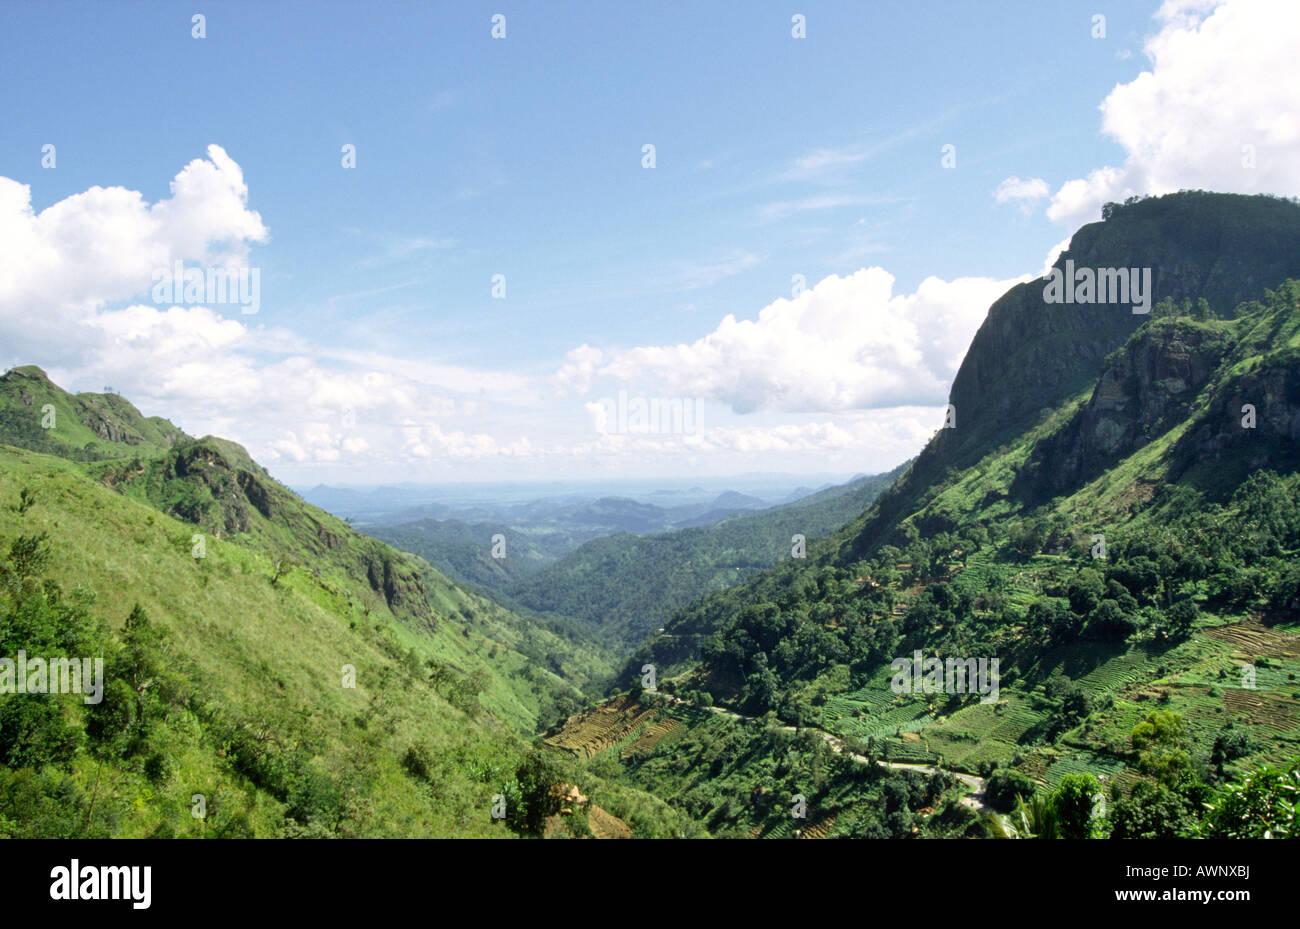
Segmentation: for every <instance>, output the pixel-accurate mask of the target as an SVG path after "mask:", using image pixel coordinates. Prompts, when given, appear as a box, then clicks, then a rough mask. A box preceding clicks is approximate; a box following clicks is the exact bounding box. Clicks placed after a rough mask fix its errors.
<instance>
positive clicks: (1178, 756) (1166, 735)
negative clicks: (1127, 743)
mask: <svg viewBox="0 0 1300 929" xmlns="http://www.w3.org/2000/svg"><path fill="white" fill-rule="evenodd" d="M1129 738H1130V740H1131V741H1132V742H1133V748H1134V749H1136V750H1137V752H1138V770H1140V771H1142V772H1143V773H1144V774H1149V775H1151V776H1152V777H1154V778H1155V779H1156V780H1158V781H1160V782H1161V783H1162V784H1165V785H1166V786H1168V787H1176V786H1178V785H1179V784H1181V783H1182V782H1184V781H1186V780H1188V779H1190V778H1191V776H1192V756H1191V755H1190V754H1188V752H1187V749H1186V747H1185V743H1186V736H1185V733H1184V729H1183V718H1182V717H1181V716H1179V715H1178V714H1177V713H1173V712H1170V711H1169V710H1154V711H1152V712H1151V713H1149V714H1147V718H1146V719H1145V720H1143V721H1142V722H1140V723H1138V724H1137V725H1136V726H1134V727H1133V731H1132V733H1130V735H1129Z"/></svg>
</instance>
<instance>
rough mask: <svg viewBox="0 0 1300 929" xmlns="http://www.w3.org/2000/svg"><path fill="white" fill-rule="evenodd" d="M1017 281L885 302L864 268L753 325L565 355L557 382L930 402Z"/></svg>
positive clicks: (888, 281) (966, 283)
mask: <svg viewBox="0 0 1300 929" xmlns="http://www.w3.org/2000/svg"><path fill="white" fill-rule="evenodd" d="M1028 279H1029V278H1028V276H1025V277H1021V278H1016V279H1014V280H1005V281H999V280H994V279H992V278H958V279H957V280H953V281H945V280H941V279H939V278H937V277H930V278H926V279H925V280H924V281H922V282H921V284H920V286H919V287H918V288H917V289H916V291H915V292H914V293H908V294H895V293H894V292H893V289H894V277H893V275H891V274H890V273H889V272H887V271H885V270H884V269H883V268H879V267H872V268H864V269H862V270H859V271H857V272H856V273H854V274H851V275H849V276H847V277H840V276H838V275H832V276H830V277H827V278H825V279H824V280H822V281H821V282H820V283H818V284H817V285H816V286H815V287H813V288H811V289H810V290H806V291H804V292H803V293H802V294H800V295H799V296H797V297H795V298H793V299H786V298H781V299H778V300H776V301H775V302H773V303H771V304H769V305H768V306H766V307H764V308H763V309H762V311H760V312H759V314H758V318H757V319H756V320H737V319H736V318H735V316H733V315H728V316H727V317H725V318H724V319H723V320H722V322H721V323H719V325H718V327H717V328H716V329H715V330H714V331H713V332H711V333H709V334H708V335H706V336H704V337H702V338H700V339H697V340H696V341H694V342H692V343H689V344H678V345H658V346H641V347H636V348H631V349H625V350H620V351H614V352H609V353H607V354H605V355H599V354H595V353H592V352H590V351H586V352H584V353H583V354H582V355H581V356H575V355H574V353H572V352H571V353H570V356H571V358H572V359H573V360H571V361H570V363H569V364H568V365H566V366H565V367H564V368H563V369H561V371H560V374H559V378H560V379H561V380H562V381H563V382H565V383H576V382H578V381H579V380H582V379H585V382H586V383H590V381H591V379H592V378H593V377H596V376H602V377H609V378H613V379H615V380H617V381H619V382H621V383H624V384H632V385H636V387H637V388H638V389H640V390H644V391H658V392H662V393H664V394H666V395H669V396H679V397H691V398H697V399H702V400H707V401H714V402H718V403H724V404H727V405H729V406H730V407H731V408H732V409H733V410H734V411H735V412H737V413H752V412H755V411H759V410H772V411H784V412H799V413H815V412H819V413H826V412H844V411H849V410H862V409H873V408H886V407H900V406H907V405H921V406H924V405H934V404H942V403H944V402H945V401H946V396H947V391H948V387H949V385H950V384H951V382H952V378H953V376H954V375H955V374H956V371H957V367H958V365H959V364H960V363H961V359H962V356H963V355H964V354H965V351H966V349H967V347H968V346H969V345H970V340H971V338H972V337H973V336H974V334H975V330H976V329H977V328H978V327H979V324H980V323H981V322H982V321H983V319H984V315H985V313H986V312H987V310H988V308H989V305H990V304H991V303H992V302H993V300H995V299H996V298H997V297H999V296H1000V295H1001V294H1002V293H1003V292H1004V291H1005V290H1006V289H1007V288H1008V287H1010V286H1011V285H1013V284H1015V283H1018V282H1019V281H1023V280H1028ZM585 349H587V347H586V346H583V347H582V349H575V352H578V351H582V350H585Z"/></svg>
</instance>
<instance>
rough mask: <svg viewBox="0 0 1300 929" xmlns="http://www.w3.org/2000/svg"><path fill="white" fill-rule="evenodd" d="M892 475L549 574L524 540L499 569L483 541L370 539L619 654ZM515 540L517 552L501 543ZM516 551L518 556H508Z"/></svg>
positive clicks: (845, 516) (608, 541) (824, 529)
mask: <svg viewBox="0 0 1300 929" xmlns="http://www.w3.org/2000/svg"><path fill="white" fill-rule="evenodd" d="M901 470H902V468H901V467H900V468H898V469H896V470H895V471H893V472H891V473H889V474H882V475H877V476H875V477H864V478H859V479H857V480H854V481H851V482H849V483H847V484H844V485H841V486H838V487H831V488H827V489H826V490H823V491H820V492H818V493H815V494H812V495H810V496H807V497H804V498H802V499H800V500H797V501H795V502H794V503H788V504H784V505H782V506H775V507H771V508H769V509H765V510H760V511H758V512H755V513H745V514H742V515H737V516H732V517H729V518H727V519H724V520H722V521H721V522H719V523H717V524H716V525H712V526H707V527H702V528H695V529H679V530H677V531H674V532H666V533H662V534H659V535H649V536H638V535H631V534H628V533H619V534H616V535H611V536H606V537H604V538H599V539H594V540H592V541H590V542H587V543H586V544H584V545H583V546H581V547H580V548H578V549H577V550H576V551H574V552H571V553H570V554H568V555H566V556H565V557H563V558H561V559H560V560H559V561H557V562H555V563H554V564H550V565H547V566H546V567H543V568H540V569H538V568H535V567H532V568H530V567H522V568H521V567H520V566H519V562H520V559H521V558H522V562H523V564H524V565H528V564H529V563H530V562H535V561H537V558H536V553H535V551H534V549H533V548H532V547H530V545H531V543H530V542H529V540H528V536H527V535H526V534H508V535H507V552H508V553H510V554H509V555H508V557H506V558H504V559H500V560H497V559H493V558H492V557H491V556H490V553H489V551H488V548H487V546H486V545H485V544H484V542H485V540H486V539H488V538H490V536H487V535H481V534H480V535H479V536H477V537H471V536H470V535H469V533H468V529H469V527H466V528H467V532H466V534H465V536H464V537H463V538H461V539H460V540H459V542H452V541H449V540H447V539H446V538H445V534H446V532H447V528H446V526H445V525H444V526H442V527H440V529H439V533H440V534H439V535H437V536H432V537H431V536H430V535H429V534H428V533H426V532H423V531H421V525H420V524H410V525H407V526H396V527H387V528H385V529H384V530H382V531H381V532H379V533H378V534H379V535H380V536H381V537H383V538H384V539H386V540H388V541H390V542H392V543H393V544H394V545H398V546H399V547H401V548H404V549H407V550H409V551H412V552H415V553H416V554H419V555H421V556H423V557H425V558H427V559H428V560H429V561H431V562H433V563H435V564H438V565H440V566H441V565H442V564H443V563H444V562H446V563H451V564H455V565H457V566H459V571H460V573H461V575H462V576H463V577H466V578H467V579H468V580H470V582H471V583H478V584H482V585H483V586H484V588H485V589H487V590H489V591H491V592H493V595H494V596H495V597H496V598H497V599H498V600H499V601H501V602H502V603H505V604H507V605H509V606H511V607H512V608H514V609H515V610H516V611H517V612H532V613H540V614H542V615H544V616H549V617H551V621H552V622H553V623H556V624H558V625H559V626H560V627H561V628H568V629H573V628H576V629H580V630H582V631H583V632H584V633H585V634H586V635H587V636H589V637H590V638H591V639H593V640H596V641H600V642H603V643H606V644H607V645H608V646H609V647H610V648H613V649H617V650H619V651H620V652H622V653H623V654H626V653H627V650H628V649H629V648H630V647H631V646H632V645H635V644H636V643H638V642H640V641H641V640H642V639H643V638H644V637H645V635H646V633H648V632H650V631H651V630H653V629H657V628H658V627H659V626H660V625H662V624H663V622H664V621H666V620H667V619H668V617H669V616H671V615H672V613H673V612H674V611H676V610H677V609H679V608H681V607H683V606H685V605H686V604H688V603H690V602H692V601H693V600H696V599H698V598H699V597H701V596H703V595H704V594H706V593H708V592H709V591H713V590H719V589H722V588H725V587H730V586H732V585H734V584H738V583H741V582H742V581H744V580H747V579H749V578H751V577H753V576H754V575H756V574H758V573H759V572H761V571H763V570H764V569H766V568H770V567H771V566H772V565H774V564H776V563H777V562H778V561H781V560H782V559H788V558H790V557H791V552H792V550H793V548H794V544H793V541H794V538H793V537H794V536H795V535H796V534H799V535H802V536H804V537H805V539H807V540H812V539H816V538H821V537H823V536H825V535H827V534H829V533H830V532H832V531H833V530H835V529H838V528H839V527H840V526H842V525H844V524H845V523H846V522H848V521H849V520H850V519H852V518H853V517H854V516H856V515H858V514H859V513H861V512H862V510H863V509H864V508H865V507H866V506H867V505H869V504H870V503H871V501H872V500H874V499H875V498H876V496H877V495H878V494H880V493H881V492H882V491H883V490H884V489H885V488H887V487H888V486H889V485H890V484H891V483H893V481H894V480H895V478H897V476H898V474H899V472H901ZM513 538H518V543H515V542H512V541H511V539H513ZM520 551H522V552H523V554H522V556H519V555H517V554H515V553H518V552H520Z"/></svg>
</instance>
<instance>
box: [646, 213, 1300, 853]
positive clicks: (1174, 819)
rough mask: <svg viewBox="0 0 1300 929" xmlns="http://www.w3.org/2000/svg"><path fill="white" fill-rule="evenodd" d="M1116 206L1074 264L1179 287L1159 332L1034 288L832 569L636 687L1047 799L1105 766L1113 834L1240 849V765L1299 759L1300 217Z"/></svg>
mask: <svg viewBox="0 0 1300 929" xmlns="http://www.w3.org/2000/svg"><path fill="white" fill-rule="evenodd" d="M1107 213H1108V217H1109V218H1108V220H1107V221H1106V222H1104V223H1102V224H1097V225H1096V226H1093V227H1085V229H1084V230H1081V231H1080V232H1079V233H1078V234H1076V236H1075V238H1074V240H1073V242H1072V246H1071V252H1070V253H1067V255H1068V254H1071V253H1072V254H1073V256H1074V258H1075V259H1076V260H1079V261H1080V262H1082V261H1089V262H1096V263H1098V264H1100V263H1103V262H1104V263H1106V264H1115V265H1123V264H1126V263H1127V264H1130V265H1142V264H1148V265H1150V266H1152V267H1154V268H1157V269H1158V271H1159V273H1158V275H1157V276H1156V280H1157V285H1156V295H1157V297H1158V298H1159V302H1158V303H1157V304H1156V305H1155V306H1153V311H1152V313H1151V314H1149V316H1140V317H1136V318H1134V319H1129V318H1128V317H1127V315H1125V314H1126V313H1127V311H1126V310H1125V311H1124V314H1120V316H1119V318H1118V319H1115V318H1111V319H1110V320H1109V321H1108V320H1107V319H1106V318H1105V316H1104V314H1105V313H1110V314H1117V313H1119V309H1118V308H1116V307H1114V306H1109V307H1096V308H1094V307H1087V306H1084V307H1079V306H1077V305H1076V306H1075V307H1072V308H1070V307H1064V308H1063V307H1060V306H1057V305H1051V304H1045V303H1043V301H1042V300H1041V284H1039V285H1038V286H1039V288H1040V290H1039V292H1038V294H1039V295H1038V296H1037V297H1035V296H1034V294H1033V292H1032V291H1031V290H1029V289H1027V288H1026V287H1021V288H1016V289H1013V290H1012V291H1011V292H1010V293H1008V294H1007V295H1006V296H1004V297H1003V298H1001V299H1000V300H999V301H998V302H997V303H995V304H994V306H993V308H992V309H991V310H990V314H989V319H988V320H987V321H986V323H985V324H984V326H983V327H982V328H981V331H980V334H979V335H978V336H977V337H976V339H975V340H974V342H973V343H972V346H971V349H970V352H969V354H968V356H967V359H966V361H965V362H964V363H963V366H962V369H961V370H962V372H963V373H962V374H959V376H958V379H957V382H955V383H954V387H953V393H952V399H953V402H954V404H955V405H956V406H957V424H956V428H955V429H944V430H941V431H940V433H939V434H938V435H936V437H935V438H934V439H933V440H932V441H931V443H930V444H929V445H928V446H927V448H926V449H925V450H924V451H923V452H922V454H921V455H920V456H918V458H917V459H916V461H915V462H914V463H913V465H912V467H911V469H910V470H909V471H908V472H907V473H906V474H905V475H903V477H902V478H900V480H899V481H898V482H897V483H896V484H895V485H894V486H893V487H892V488H891V489H890V490H889V491H887V492H886V493H885V494H883V495H882V496H881V498H880V499H879V500H878V501H877V502H876V503H875V504H874V505H873V506H871V507H870V508H869V509H868V510H867V511H866V512H865V513H864V514H863V515H862V516H861V517H860V518H859V519H857V520H855V521H853V522H852V523H851V524H850V525H849V526H847V527H845V528H844V529H843V530H841V531H840V532H837V533H835V534H833V535H832V536H831V537H829V538H828V539H826V540H824V541H822V542H819V543H817V544H815V545H813V546H812V547H811V549H810V552H809V557H808V559H807V560H806V561H804V562H795V561H791V560H787V561H785V562H783V563H781V564H780V565H778V566H777V567H776V568H774V569H773V570H771V571H768V572H764V573H762V574H760V575H758V576H756V577H755V578H753V579H751V580H750V581H749V582H747V583H745V584H743V585H740V586H738V587H735V588H732V589H730V590H726V591H721V592H718V593H715V594H713V595H711V596H709V597H707V598H705V599H704V600H703V601H701V602H699V603H696V604H693V605H691V606H690V607H688V608H686V609H684V610H682V611H680V612H679V613H678V614H677V615H676V616H674V617H673V619H672V620H671V621H669V622H668V623H667V624H666V628H665V631H664V634H663V635H661V636H658V637H651V640H650V641H648V642H647V643H646V645H645V646H644V647H643V648H642V649H640V650H639V651H638V653H637V654H636V655H634V656H633V658H632V660H630V661H629V662H628V665H627V667H626V669H625V672H624V675H623V677H622V678H621V680H622V681H623V682H624V683H625V684H626V685H627V686H635V685H636V683H637V682H638V681H639V680H641V679H642V677H643V675H642V671H641V669H642V667H643V665H645V664H652V665H654V666H655V667H656V670H657V676H658V680H659V682H660V684H659V686H660V688H661V689H663V690H665V691H666V692H668V693H675V694H678V695H681V694H685V695H687V697H688V700H690V701H693V702H701V701H702V702H706V703H718V704H721V705H725V706H727V707H729V708H731V709H734V710H737V711H739V712H742V713H745V714H747V715H751V716H761V715H762V714H764V713H774V714H776V716H777V717H778V718H780V719H782V720H786V721H789V722H795V721H802V722H803V723H805V724H809V725H814V726H818V727H819V728H822V729H824V730H825V731H827V732H829V733H832V734H834V735H835V736H837V737H841V738H856V739H861V740H863V741H864V743H867V744H868V745H870V746H871V747H872V748H873V750H874V752H876V753H877V755H879V753H881V752H884V753H886V754H885V757H891V758H900V757H903V758H908V759H911V760H916V761H925V760H929V761H935V760H937V759H940V758H941V759H942V760H943V761H944V763H945V764H947V765H949V766H953V767H956V768H957V769H958V770H962V771H966V772H969V773H971V774H987V773H988V772H990V771H991V770H993V769H994V768H996V767H997V766H1004V768H1005V769H1007V770H1014V771H1015V772H1017V773H1016V776H1020V775H1023V776H1024V777H1026V778H1028V781H1027V783H1029V784H1030V785H1031V787H1032V785H1038V787H1039V788H1040V789H1042V790H1043V791H1050V790H1052V789H1054V788H1055V787H1056V786H1057V785H1059V784H1061V783H1062V782H1064V780H1065V778H1067V777H1068V776H1071V775H1079V776H1087V775H1098V776H1101V775H1105V776H1106V777H1107V778H1109V779H1110V781H1111V783H1112V784H1114V785H1115V786H1116V792H1114V793H1113V794H1112V797H1111V799H1112V800H1114V801H1115V802H1116V804H1117V809H1118V810H1122V811H1123V815H1120V814H1119V813H1118V812H1117V813H1116V818H1113V819H1112V820H1108V821H1107V822H1108V823H1109V824H1110V825H1108V827H1107V828H1111V827H1113V828H1114V829H1115V830H1116V834H1139V833H1138V832H1126V831H1125V830H1136V829H1138V828H1139V827H1138V825H1137V824H1138V823H1140V822H1145V823H1146V824H1147V825H1145V826H1142V827H1141V828H1142V829H1147V828H1148V827H1150V829H1152V830H1155V831H1154V832H1141V833H1140V834H1184V833H1186V832H1187V831H1188V830H1191V831H1194V830H1196V829H1201V828H1206V829H1210V828H1218V827H1216V826H1212V824H1209V822H1208V820H1206V821H1204V822H1203V821H1202V820H1203V816H1202V814H1203V812H1204V809H1205V804H1204V800H1205V798H1207V797H1210V796H1212V795H1213V794H1214V791H1215V790H1216V789H1217V785H1218V784H1220V783H1221V782H1222V780H1223V778H1225V777H1228V776H1231V772H1232V770H1233V765H1234V764H1236V765H1259V764H1263V763H1282V762H1285V761H1286V760H1287V759H1288V758H1290V757H1291V756H1292V755H1294V754H1296V753H1298V752H1300V685H1297V683H1296V681H1297V678H1298V677H1300V612H1297V611H1298V610H1300V569H1298V568H1296V567H1295V565H1296V561H1297V556H1300V507H1298V506H1297V504H1296V500H1297V498H1298V497H1300V493H1298V491H1300V471H1298V469H1300V454H1297V446H1298V444H1300V389H1298V387H1297V385H1298V384H1300V352H1298V351H1297V348H1298V347H1300V342H1298V341H1297V339H1298V338H1300V284H1297V283H1296V282H1295V281H1286V280H1284V279H1283V278H1284V277H1285V275H1288V274H1289V275H1295V274H1297V273H1300V270H1298V269H1297V265H1300V250H1297V249H1295V247H1294V244H1295V243H1297V242H1300V239H1298V238H1297V236H1298V235H1300V206H1297V205H1296V204H1294V203H1290V202H1287V201H1280V200H1275V199H1272V198H1261V197H1235V196H1228V195H1205V194H1199V193H1194V194H1179V195H1172V196H1170V197H1165V198H1160V199H1159V200H1154V201H1143V202H1140V203H1136V204H1132V205H1130V206H1128V207H1123V208H1118V209H1116V208H1110V209H1108V211H1107ZM1278 243H1282V245H1279V244H1278ZM1063 260H1065V256H1063ZM1270 275H1276V277H1270ZM1268 288H1275V289H1273V290H1269V289H1268ZM1232 300H1239V301H1241V302H1237V303H1232V302H1231V301H1232ZM1202 301H1204V302H1202ZM1218 317H1223V318H1218ZM916 651H920V652H921V653H922V654H923V655H924V656H927V657H932V656H937V657H938V658H939V659H941V661H942V660H946V659H956V660H960V661H963V662H965V661H967V660H971V661H976V660H978V659H994V658H996V659H998V660H999V661H1000V665H1001V672H1000V693H999V692H997V688H996V682H995V687H994V690H993V692H991V693H985V694H980V693H975V692H974V690H973V688H966V689H959V690H957V691H953V690H952V689H951V688H948V689H945V688H944V687H940V688H938V689H937V690H935V691H933V692H930V691H928V690H927V691H921V690H920V689H919V687H918V689H917V690H915V691H912V690H900V689H899V686H898V685H897V680H896V670H897V669H896V668H891V663H892V662H893V661H894V660H895V659H896V658H898V657H899V656H906V657H907V658H908V659H909V666H910V659H911V658H912V656H913V654H914V653H915V652H916ZM1243 668H1244V669H1245V670H1243ZM981 696H989V697H990V699H988V700H987V701H985V700H981V699H980V697H981ZM1155 710H1160V711H1161V713H1164V714H1166V715H1165V716H1159V715H1157V717H1155V719H1156V721H1155V722H1154V723H1153V722H1152V717H1151V714H1152V712H1153V711H1155ZM1144 720H1145V722H1144ZM1143 726H1146V727H1147V728H1146V729H1145V730H1144V729H1143V728H1142V727H1143ZM1153 726H1154V727H1155V729H1153V728H1152V727H1153ZM1153 731H1159V732H1160V733H1163V734H1162V735H1160V736H1159V739H1160V740H1162V741H1158V742H1156V743H1155V744H1154V747H1153V743H1152V738H1153V736H1152V735H1151V732H1153ZM697 773H698V772H697ZM1008 776H1010V775H1008ZM999 777H1002V775H999ZM1070 783H1074V782H1070ZM1139 786H1141V789H1140V790H1137V791H1136V793H1132V791H1134V790H1135V789H1136V788H1137V787H1139ZM1161 791H1164V792H1163V793H1162V792H1161ZM1153 798H1154V799H1153ZM1147 804H1157V805H1159V804H1163V805H1164V807H1163V809H1164V812H1163V813H1160V814H1159V816H1157V815H1156V813H1154V812H1152V810H1151V809H1148V808H1147V806H1146V805H1147ZM1170 811H1174V812H1170ZM1126 817H1127V818H1126ZM1160 817H1164V819H1161V818H1160ZM1161 830H1164V831H1161Z"/></svg>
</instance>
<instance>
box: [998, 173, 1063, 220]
mask: <svg viewBox="0 0 1300 929" xmlns="http://www.w3.org/2000/svg"><path fill="white" fill-rule="evenodd" d="M1049 193H1050V190H1049V189H1048V186H1047V181H1045V180H1043V179H1042V178H1041V177H1031V178H1028V179H1027V180H1023V181H1022V180H1021V179H1020V178H1018V177H1009V178H1007V179H1006V180H1004V181H1003V182H1002V183H1001V184H999V185H998V187H997V190H995V191H993V199H995V200H997V202H998V203H1018V204H1019V205H1020V209H1021V211H1022V212H1025V213H1028V212H1030V211H1031V210H1032V209H1033V207H1034V204H1035V203H1036V202H1037V201H1039V200H1041V199H1043V198H1044V197H1046V196H1047V195H1048V194H1049Z"/></svg>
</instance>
